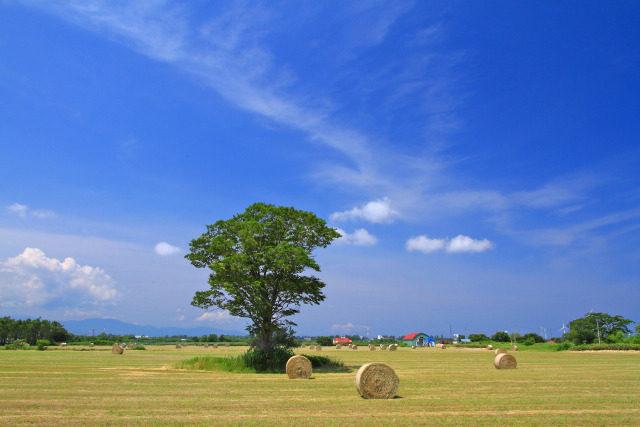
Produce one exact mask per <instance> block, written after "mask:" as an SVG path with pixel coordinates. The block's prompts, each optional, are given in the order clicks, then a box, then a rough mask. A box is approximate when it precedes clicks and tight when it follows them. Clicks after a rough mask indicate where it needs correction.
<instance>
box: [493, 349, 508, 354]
mask: <svg viewBox="0 0 640 427" xmlns="http://www.w3.org/2000/svg"><path fill="white" fill-rule="evenodd" d="M506 352H507V349H506V348H496V352H495V353H496V356H497V355H499V354H505V353H506Z"/></svg>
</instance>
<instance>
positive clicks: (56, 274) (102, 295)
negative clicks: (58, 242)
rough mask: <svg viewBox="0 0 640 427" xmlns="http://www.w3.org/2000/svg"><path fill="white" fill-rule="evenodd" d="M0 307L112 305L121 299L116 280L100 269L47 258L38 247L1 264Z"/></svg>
mask: <svg viewBox="0 0 640 427" xmlns="http://www.w3.org/2000/svg"><path fill="white" fill-rule="evenodd" d="M0 295H2V296H1V297H0V306H2V307H42V306H45V305H46V306H56V307H58V306H69V307H74V308H78V307H81V306H83V305H86V304H89V305H94V306H95V305H98V304H105V303H112V302H114V301H115V300H117V299H118V298H119V297H120V293H119V292H118V290H117V289H116V287H115V281H114V280H113V279H112V278H111V277H110V276H109V275H108V274H106V273H105V272H104V270H102V269H101V268H99V267H91V266H88V265H84V266H83V265H80V264H78V263H77V262H76V261H75V260H74V259H73V258H65V260H64V261H60V260H58V259H56V258H48V257H47V256H46V255H45V253H44V252H43V251H41V250H40V249H38V248H26V249H25V250H24V252H23V253H21V254H20V255H18V256H16V257H13V258H9V259H8V260H7V261H6V262H4V263H2V262H0Z"/></svg>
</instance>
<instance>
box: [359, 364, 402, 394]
mask: <svg viewBox="0 0 640 427" xmlns="http://www.w3.org/2000/svg"><path fill="white" fill-rule="evenodd" d="M399 384H400V380H399V379H398V376H397V375H396V373H395V372H394V371H393V369H391V368H390V367H389V366H387V365H385V364H384V363H380V362H372V363H367V364H366V365H362V366H361V367H360V369H358V373H357V374H356V389H357V390H358V393H360V396H362V397H364V398H365V399H393V398H394V397H395V396H396V393H397V391H398V385H399Z"/></svg>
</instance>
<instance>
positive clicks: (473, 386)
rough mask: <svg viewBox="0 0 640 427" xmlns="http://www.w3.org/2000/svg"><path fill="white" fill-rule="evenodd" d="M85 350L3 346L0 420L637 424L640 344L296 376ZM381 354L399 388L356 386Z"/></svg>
mask: <svg viewBox="0 0 640 427" xmlns="http://www.w3.org/2000/svg"><path fill="white" fill-rule="evenodd" d="M78 350H79V348H77V347H66V348H64V349H50V350H47V351H43V352H41V351H0V425H12V424H47V425H69V424H99V425H104V424H125V425H131V424H176V425H184V424H190V425H191V424H195V425H198V424H202V425H204V424H231V425H251V424H261V425H264V424H266V425H311V424H316V425H317V424H322V425H325V424H330V425H331V424H333V425H341V424H372V425H378V424H386V423H389V424H429V423H433V424H436V423H437V424H442V423H444V424H447V423H451V424H494V423H505V424H530V425H533V424H546V425H548V424H571V425H588V424H599V425H604V424H609V425H611V424H613V425H639V424H640V352H590V353H585V352H547V353H545V352H535V351H526V352H517V353H513V354H514V355H515V356H516V358H517V361H518V369H516V370H497V369H495V368H494V367H493V359H494V355H493V352H492V351H487V350H480V349H455V348H448V349H446V350H439V349H417V350H411V349H409V348H399V349H398V351H396V352H388V351H379V350H378V351H375V352H373V351H369V350H368V349H365V348H360V349H358V350H355V351H354V350H349V349H347V348H342V349H340V350H336V349H334V348H329V347H325V348H324V349H323V351H321V352H318V351H313V350H309V349H298V350H297V353H298V354H304V353H306V354H322V355H324V356H332V357H336V358H339V359H341V360H343V361H344V363H345V365H346V366H347V367H348V368H349V370H348V371H339V372H337V371H334V372H314V374H313V376H312V379H310V380H290V379H288V378H287V376H286V375H284V374H229V373H219V372H202V371H184V370H176V369H173V368H171V365H172V363H174V362H176V361H179V360H184V359H188V358H191V357H194V356H201V355H216V356H225V355H229V356H235V355H237V354H239V353H240V352H242V351H245V350H246V347H229V348H225V347H223V348H218V349H215V350H214V349H212V348H209V349H205V348H202V347H195V346H191V347H187V348H183V349H176V348H175V346H147V350H145V351H131V350H125V352H124V354H122V355H114V354H111V351H110V350H111V349H110V348H108V347H97V348H94V349H91V350H89V349H88V348H86V350H87V351H78ZM373 361H377V362H383V363H386V364H388V365H389V366H391V367H392V368H393V369H394V370H395V372H396V373H397V374H398V377H399V378H400V388H399V390H398V397H397V398H395V399H392V400H365V399H362V398H361V397H360V396H359V395H358V393H357V391H356V388H355V385H354V380H355V374H356V371H357V369H358V368H359V367H360V366H361V365H363V364H365V363H368V362H373Z"/></svg>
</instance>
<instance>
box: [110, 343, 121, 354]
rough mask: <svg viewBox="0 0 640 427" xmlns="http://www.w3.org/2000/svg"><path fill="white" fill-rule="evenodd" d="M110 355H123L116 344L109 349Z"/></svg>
mask: <svg viewBox="0 0 640 427" xmlns="http://www.w3.org/2000/svg"><path fill="white" fill-rule="evenodd" d="M111 353H112V354H122V353H124V348H122V347H120V346H119V345H118V344H114V345H113V347H111Z"/></svg>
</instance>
